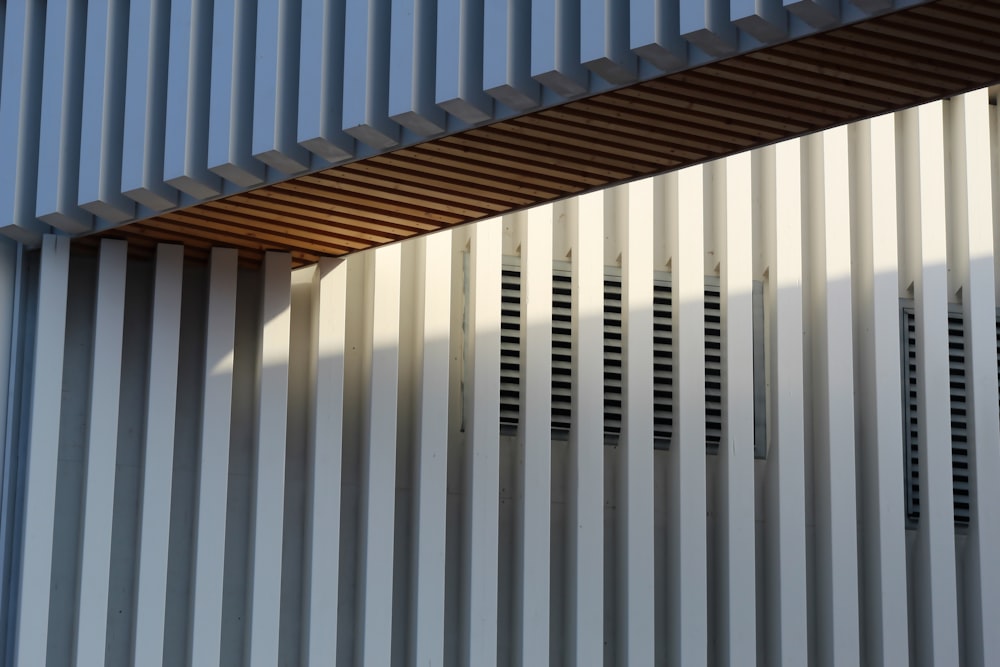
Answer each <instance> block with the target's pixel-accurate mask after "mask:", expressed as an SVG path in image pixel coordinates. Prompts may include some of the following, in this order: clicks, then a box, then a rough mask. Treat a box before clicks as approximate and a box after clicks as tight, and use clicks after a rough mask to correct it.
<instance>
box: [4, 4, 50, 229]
mask: <svg viewBox="0 0 1000 667" xmlns="http://www.w3.org/2000/svg"><path fill="white" fill-rule="evenodd" d="M44 13H45V7H44V5H37V4H34V3H25V2H12V3H10V6H9V7H5V8H4V19H3V20H4V26H3V41H2V42H0V48H2V53H0V59H2V60H0V66H2V71H0V82H2V83H3V85H2V86H0V146H5V147H6V150H7V151H10V154H9V155H8V156H6V157H5V159H4V160H3V161H2V162H0V165H2V166H0V202H4V206H8V207H10V210H9V211H8V213H7V215H5V216H4V219H3V222H0V231H2V232H3V233H4V234H5V235H7V236H9V237H11V238H13V239H14V240H16V241H20V242H22V243H29V244H31V245H36V244H37V243H38V242H39V241H40V240H41V237H42V233H43V232H44V230H45V229H46V226H45V225H43V224H41V223H40V222H38V221H37V220H36V219H35V194H36V193H35V185H36V183H37V176H38V162H37V159H38V156H37V153H36V151H37V149H38V146H37V145H32V144H33V143H34V141H33V139H32V137H33V138H34V140H37V139H38V132H39V129H38V128H39V125H38V118H39V116H40V113H39V105H40V104H41V87H40V83H41V82H40V77H41V67H42V52H41V49H40V48H39V47H40V46H41V42H42V37H43V31H44V22H45V21H44Z"/></svg>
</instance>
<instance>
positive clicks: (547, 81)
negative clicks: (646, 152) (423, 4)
mask: <svg viewBox="0 0 1000 667" xmlns="http://www.w3.org/2000/svg"><path fill="white" fill-rule="evenodd" d="M579 12H580V9H579V7H578V6H576V5H575V4H574V3H566V2H562V1H561V0H533V2H532V3H531V76H532V78H534V79H535V81H537V82H538V83H540V84H542V85H543V86H545V87H546V88H549V89H551V90H553V91H555V92H556V93H557V94H559V95H562V96H563V97H577V96H579V95H583V94H584V93H586V92H587V90H588V87H589V85H590V73H589V72H588V71H587V69H586V68H585V67H584V66H583V65H581V64H580V30H579V25H580V13H579ZM438 25H440V24H438ZM439 54H440V52H439Z"/></svg>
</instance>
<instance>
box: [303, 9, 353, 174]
mask: <svg viewBox="0 0 1000 667" xmlns="http://www.w3.org/2000/svg"><path fill="white" fill-rule="evenodd" d="M343 34H344V8H343V5H342V4H341V3H329V2H324V1H323V0H303V2H302V30H301V33H300V35H299V107H298V108H299V118H298V140H299V143H301V144H302V145H303V146H305V147H306V148H307V149H309V150H310V151H312V152H313V153H315V154H316V155H319V156H320V157H321V158H323V159H324V160H326V161H328V162H340V161H341V160H345V159H347V158H349V157H351V155H352V154H353V153H354V139H353V138H352V137H350V136H348V135H347V134H345V133H344V131H343V130H342V129H341V123H340V118H341V110H342V109H343V106H344V102H343V96H344V50H343V45H342V44H341V40H342V36H343ZM338 45H339V47H340V48H337V47H338Z"/></svg>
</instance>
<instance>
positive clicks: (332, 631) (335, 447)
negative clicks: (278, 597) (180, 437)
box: [302, 258, 355, 667]
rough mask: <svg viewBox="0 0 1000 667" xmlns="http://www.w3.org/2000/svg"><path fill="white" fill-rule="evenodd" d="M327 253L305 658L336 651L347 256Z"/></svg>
mask: <svg viewBox="0 0 1000 667" xmlns="http://www.w3.org/2000/svg"><path fill="white" fill-rule="evenodd" d="M351 261H355V260H351V259H348V260H338V259H329V258H323V259H321V260H320V261H319V266H318V268H317V271H316V277H315V278H314V281H315V282H314V283H313V289H314V296H313V308H314V309H315V310H316V313H315V322H316V324H315V336H316V346H315V350H314V353H315V355H316V357H315V359H314V364H313V367H314V369H315V378H314V380H313V387H314V391H315V394H314V396H313V405H312V418H311V419H312V421H311V428H312V431H311V433H310V435H309V450H310V456H309V458H308V460H309V462H310V464H309V470H308V473H307V474H308V475H309V481H308V487H307V488H308V491H307V496H306V508H307V509H306V516H307V518H306V548H305V552H306V561H305V566H304V567H305V572H304V577H303V591H304V594H305V604H304V609H305V611H304V619H303V620H304V622H305V624H306V634H305V637H306V639H305V642H304V644H303V657H302V661H303V664H305V665H308V666H309V667H312V666H314V665H323V664H329V661H330V660H331V657H332V656H336V655H337V597H338V594H339V583H340V492H341V477H342V472H343V470H342V465H343V464H342V457H343V433H344V411H343V408H344V357H345V345H346V338H345V337H346V333H347V268H348V264H347V263H348V262H351Z"/></svg>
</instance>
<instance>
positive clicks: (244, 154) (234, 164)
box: [204, 0, 276, 188]
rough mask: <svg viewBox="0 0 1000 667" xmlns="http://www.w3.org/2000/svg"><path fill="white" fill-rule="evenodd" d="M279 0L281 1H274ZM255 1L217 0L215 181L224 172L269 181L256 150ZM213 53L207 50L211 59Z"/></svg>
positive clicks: (249, 183)
mask: <svg viewBox="0 0 1000 667" xmlns="http://www.w3.org/2000/svg"><path fill="white" fill-rule="evenodd" d="M268 4H272V5H273V4H276V3H268ZM254 9H255V7H254V5H253V4H252V3H249V2H238V0H216V1H215V2H214V4H213V5H212V35H211V40H210V47H211V56H210V58H211V63H212V64H211V75H212V85H211V88H210V90H209V93H208V94H209V99H208V107H209V108H208V119H207V125H206V127H205V133H206V136H205V139H204V141H205V149H206V158H205V160H206V163H207V165H208V170H209V171H210V172H211V173H212V174H215V176H216V182H215V183H214V184H213V185H214V186H217V187H222V185H221V182H219V181H218V177H222V178H224V179H226V180H227V181H229V182H230V183H235V184H236V185H237V186H239V187H243V188H249V187H253V186H255V185H260V184H261V183H262V182H263V181H264V177H265V171H266V170H265V169H264V165H263V164H262V163H261V162H258V161H257V160H254V159H253V158H252V157H251V155H250V151H251V141H252V135H253V115H254V114H253V113H248V110H252V108H253V73H254V69H253V66H254V62H253V61H254V55H253V54H254V52H255V50H256V49H255V48H254V47H255V40H256V35H255V33H254V30H253V27H254V24H255V18H256V17H255V14H254ZM207 57H209V56H207V55H206V58H207Z"/></svg>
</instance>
